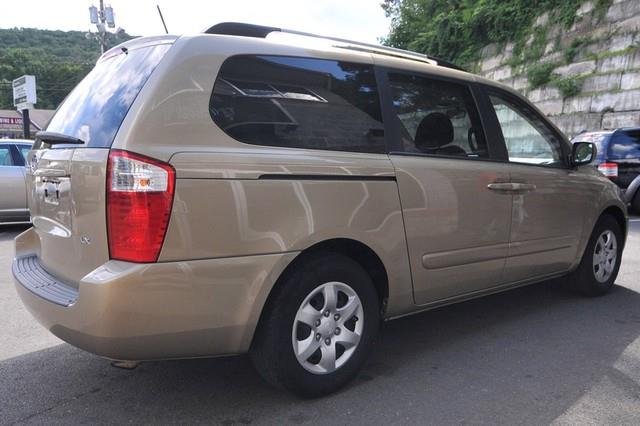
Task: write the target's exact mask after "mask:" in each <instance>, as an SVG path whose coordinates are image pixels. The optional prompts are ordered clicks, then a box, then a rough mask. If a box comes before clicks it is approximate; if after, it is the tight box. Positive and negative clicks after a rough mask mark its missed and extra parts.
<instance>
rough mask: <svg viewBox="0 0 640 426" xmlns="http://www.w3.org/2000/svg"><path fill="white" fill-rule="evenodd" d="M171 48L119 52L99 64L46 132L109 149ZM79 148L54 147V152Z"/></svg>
mask: <svg viewBox="0 0 640 426" xmlns="http://www.w3.org/2000/svg"><path fill="white" fill-rule="evenodd" d="M169 47H170V45H168V44H162V45H157V46H152V47H145V48H139V49H130V50H126V49H122V51H121V52H120V53H118V54H115V55H114V56H112V57H109V58H106V59H103V60H101V61H100V62H98V64H96V66H95V68H93V70H92V71H91V72H90V73H89V74H88V75H87V76H86V77H85V78H84V79H83V80H82V81H81V82H80V83H79V84H78V85H77V86H76V88H75V89H73V91H72V92H71V93H70V94H69V96H68V97H67V98H66V99H65V100H64V102H63V103H62V105H60V107H59V108H58V110H57V111H56V113H55V115H54V116H53V118H52V119H51V121H50V122H49V125H48V126H47V129H46V130H47V131H48V132H56V133H62V134H64V135H67V136H73V137H76V138H78V139H81V140H83V141H84V142H85V143H84V145H82V146H83V147H91V148H109V147H110V146H111V144H112V143H113V140H114V138H115V136H116V133H117V131H118V128H119V127H120V125H121V124H122V121H123V120H124V117H125V116H126V115H127V112H128V111H129V108H130V107H131V104H133V101H134V100H135V98H136V96H137V95H138V93H139V92H140V90H141V89H142V86H144V83H145V82H146V81H147V79H148V78H149V76H150V75H151V73H152V72H153V70H154V69H155V67H156V65H158V63H159V62H160V59H162V56H164V54H165V53H166V51H167V50H168V49H169ZM67 146H73V147H78V145H55V148H60V147H67Z"/></svg>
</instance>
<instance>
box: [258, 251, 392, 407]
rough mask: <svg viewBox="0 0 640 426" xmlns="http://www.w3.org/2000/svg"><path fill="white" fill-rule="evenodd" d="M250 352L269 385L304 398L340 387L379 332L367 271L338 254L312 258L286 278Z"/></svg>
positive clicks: (377, 314) (274, 296) (261, 324)
mask: <svg viewBox="0 0 640 426" xmlns="http://www.w3.org/2000/svg"><path fill="white" fill-rule="evenodd" d="M283 279H284V281H283V282H281V283H280V285H279V286H278V288H277V289H276V293H274V295H273V299H272V300H270V302H269V304H268V306H267V307H266V309H267V311H266V312H265V313H264V315H263V318H262V319H261V323H260V326H259V328H258V330H257V332H256V337H255V339H254V342H253V345H252V348H251V352H250V354H251V358H252V360H253V363H254V365H255V367H256V369H257V370H258V372H259V373H260V374H261V375H262V376H263V377H264V378H265V379H266V380H267V381H269V382H270V383H272V384H274V385H276V386H278V387H282V388H285V389H287V390H289V391H292V392H294V393H296V394H298V395H301V396H305V397H315V396H321V395H325V394H328V393H331V392H333V391H335V390H337V389H339V388H340V387H342V386H344V385H345V384H346V383H347V382H348V381H349V380H351V379H352V378H353V377H354V376H355V375H356V374H357V372H358V370H359V369H360V367H361V366H362V364H363V363H364V361H365V359H366V356H367V355H368V352H369V350H370V348H371V345H372V343H373V339H374V337H375V335H376V333H377V330H378V326H379V321H380V316H379V303H378V297H377V293H376V291H375V288H374V286H373V282H372V281H371V278H370V277H369V275H368V274H367V272H366V271H365V270H364V269H363V268H362V267H361V266H360V265H359V264H358V263H357V262H355V261H353V260H351V259H350V258H348V257H345V256H342V255H339V254H330V255H323V256H321V257H317V258H313V259H310V260H308V261H306V262H304V263H303V264H301V265H298V267H297V268H296V270H294V271H292V273H289V274H287V276H285V277H284V278H283Z"/></svg>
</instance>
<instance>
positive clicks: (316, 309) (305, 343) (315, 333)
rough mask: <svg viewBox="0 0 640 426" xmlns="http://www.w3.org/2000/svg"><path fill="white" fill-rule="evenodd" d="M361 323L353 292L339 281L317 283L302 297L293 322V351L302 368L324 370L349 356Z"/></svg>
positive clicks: (340, 363) (355, 343)
mask: <svg viewBox="0 0 640 426" xmlns="http://www.w3.org/2000/svg"><path fill="white" fill-rule="evenodd" d="M363 326H364V312H363V309H362V303H361V302H360V298H359V297H358V295H357V294H356V292H355V291H354V290H353V289H352V288H351V287H349V286H348V285H346V284H344V283H340V282H335V281H334V282H328V283H324V284H322V285H320V286H318V287H317V288H316V289H315V290H313V291H312V292H311V293H310V294H309V295H308V296H307V297H306V299H304V301H303V302H302V304H301V305H300V308H298V312H297V313H296V317H295V320H294V322H293V331H292V337H291V338H292V342H293V353H294V354H295V355H296V359H297V360H298V362H299V363H300V365H302V367H304V369H305V370H307V371H309V372H311V373H314V374H328V373H332V372H334V371H336V370H337V369H338V368H340V367H342V366H343V365H344V364H345V363H346V362H347V361H348V360H349V358H351V356H352V355H353V353H354V352H355V350H356V348H357V347H358V343H360V338H361V337H362V330H363Z"/></svg>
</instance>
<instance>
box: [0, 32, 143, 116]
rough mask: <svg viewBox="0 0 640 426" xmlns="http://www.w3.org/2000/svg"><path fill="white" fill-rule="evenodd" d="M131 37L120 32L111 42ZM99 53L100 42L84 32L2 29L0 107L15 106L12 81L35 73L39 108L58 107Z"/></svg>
mask: <svg viewBox="0 0 640 426" xmlns="http://www.w3.org/2000/svg"><path fill="white" fill-rule="evenodd" d="M131 38H132V37H131V36H130V35H128V34H126V33H120V34H118V36H117V37H112V39H111V40H110V41H111V45H112V46H113V45H116V44H119V43H122V42H123V41H126V40H129V39H131ZM99 56H100V46H99V45H98V43H97V42H96V41H95V40H93V39H87V38H86V36H85V33H84V32H81V31H68V32H65V31H49V30H38V29H33V28H14V29H0V108H2V109H12V108H13V91H12V87H11V81H12V80H13V79H14V78H17V77H20V76H21V75H24V74H32V75H35V76H36V86H37V92H38V103H37V104H36V107H37V108H42V109H55V108H57V107H58V105H59V104H60V102H62V100H63V99H64V98H65V97H66V96H67V94H68V93H69V92H70V91H71V89H73V88H74V87H75V85H76V84H78V82H79V81H80V80H82V78H83V77H84V76H85V75H87V73H88V72H89V71H90V70H91V68H93V65H94V64H95V62H96V60H97V59H98V57H99Z"/></svg>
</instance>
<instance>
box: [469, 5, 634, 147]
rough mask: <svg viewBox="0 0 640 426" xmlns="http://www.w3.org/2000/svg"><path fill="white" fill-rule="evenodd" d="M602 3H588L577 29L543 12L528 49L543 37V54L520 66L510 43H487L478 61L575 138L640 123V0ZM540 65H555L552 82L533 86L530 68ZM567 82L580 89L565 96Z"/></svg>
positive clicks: (483, 71)
mask: <svg viewBox="0 0 640 426" xmlns="http://www.w3.org/2000/svg"><path fill="white" fill-rule="evenodd" d="M596 3H597V0H590V1H586V2H584V3H583V4H582V6H581V7H580V9H579V10H578V12H577V15H576V21H575V23H574V25H573V26H572V27H571V28H562V27H561V25H558V24H550V21H551V20H550V18H549V12H547V13H545V14H543V15H541V16H539V17H538V18H537V19H536V22H535V24H534V28H533V29H532V31H531V33H532V34H533V35H532V36H531V37H530V38H529V39H528V40H527V41H526V44H525V47H524V48H525V49H532V48H533V47H532V46H533V45H534V44H535V43H536V42H538V43H539V42H540V40H543V41H544V43H545V44H544V46H543V48H542V49H541V52H542V53H541V55H540V57H539V58H536V59H533V60H532V59H530V60H529V61H528V62H524V63H519V64H518V62H519V61H518V60H517V58H514V43H507V44H506V45H504V46H498V45H489V46H486V47H485V48H484V49H483V51H482V56H481V60H480V62H479V64H478V68H479V70H480V72H479V73H480V74H481V75H483V76H485V77H487V78H490V79H493V80H496V81H499V82H501V83H504V84H507V85H509V86H511V87H513V88H515V89H516V90H519V91H520V92H522V93H523V94H524V95H525V96H527V97H528V98H529V99H530V100H531V101H532V102H534V103H535V104H536V106H537V107H538V108H539V109H540V110H541V111H542V112H544V113H545V114H546V115H547V116H548V117H549V118H550V119H551V120H552V121H554V122H555V123H556V125H558V127H560V128H561V129H562V130H563V131H564V132H565V133H566V134H567V136H569V137H572V136H574V135H576V134H577V133H580V132H582V131H585V130H598V129H609V128H615V127H626V126H638V125H640V0H613V1H612V2H611V5H610V6H609V7H608V8H607V9H605V10H596V9H597V8H596ZM551 13H553V12H551ZM542 32H544V33H542ZM541 34H546V36H541ZM536 37H543V38H539V39H538V40H537V41H536ZM514 64H515V65H514ZM540 64H550V65H549V66H548V67H549V68H551V69H552V71H551V73H550V79H551V81H549V82H548V83H546V84H544V85H542V86H540V87H536V88H533V87H532V84H531V82H530V78H529V74H530V72H531V71H530V70H531V68H532V67H540ZM568 80H572V81H568ZM562 82H565V83H566V82H569V83H572V82H573V83H575V84H576V87H577V88H578V90H577V92H576V93H575V94H572V95H571V96H568V97H565V96H563V93H562V91H561V90H560V88H559V85H560V84H561V83H562Z"/></svg>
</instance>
